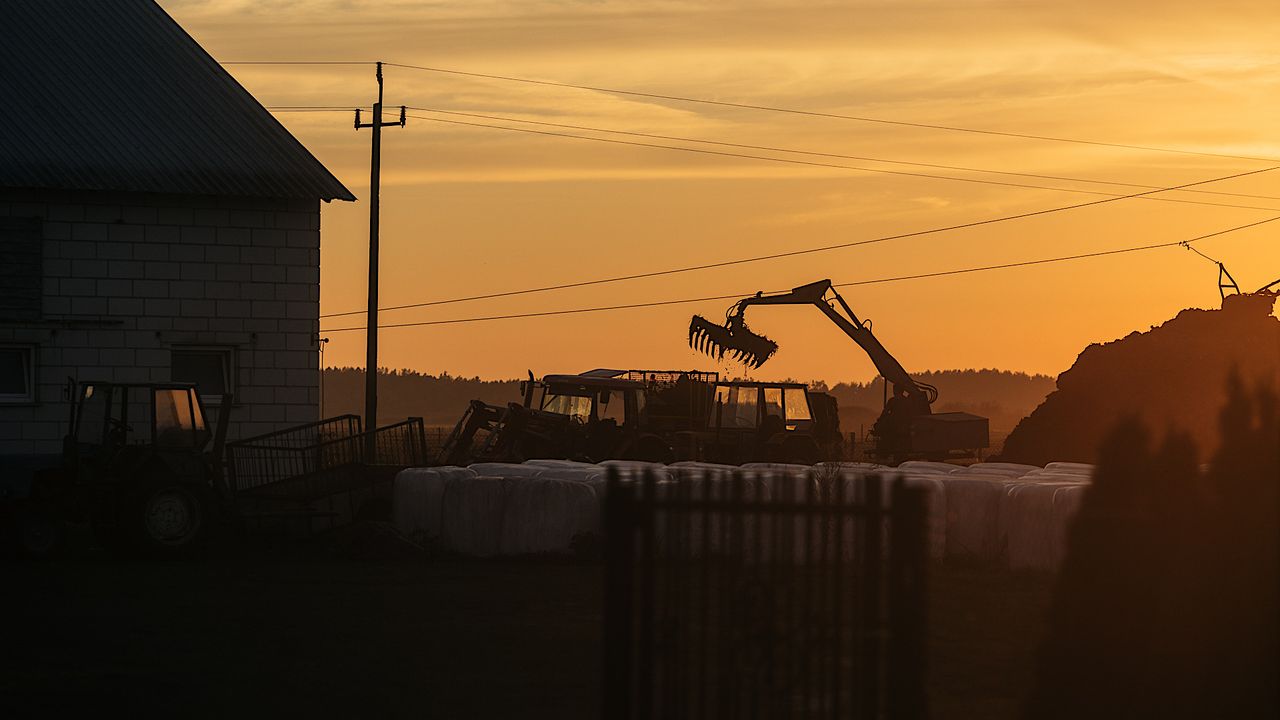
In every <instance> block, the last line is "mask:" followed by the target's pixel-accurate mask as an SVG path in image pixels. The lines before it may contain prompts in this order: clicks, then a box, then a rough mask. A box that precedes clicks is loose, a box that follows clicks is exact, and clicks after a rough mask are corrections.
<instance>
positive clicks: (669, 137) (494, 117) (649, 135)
mask: <svg viewBox="0 0 1280 720" xmlns="http://www.w3.org/2000/svg"><path fill="white" fill-rule="evenodd" d="M407 108H408V109H409V110H418V111H422V112H431V113H439V114H443V115H458V116H462V117H472V118H480V119H484V120H498V121H502V122H518V123H525V124H529V125H542V126H546V127H557V128H566V129H569V130H588V131H591V132H602V133H613V134H615V135H631V136H635V137H645V138H653V139H657V140H675V141H679V142H693V143H703V144H706V145H721V146H724V147H735V148H744V149H748V150H766V151H770V152H785V153H794V154H797V155H813V156H816V157H830V158H841V159H844V160H865V161H869V162H879V163H888V164H891V165H911V166H914V167H927V168H935V169H939V170H957V171H961V172H977V173H990V174H993V175H1009V176H1012V177H1025V178H1036V179H1040V180H1063V181H1066V182H1081V183H1091V184H1094V185H1118V186H1122V187H1132V188H1142V189H1145V190H1154V189H1156V186H1154V185H1142V184H1139V183H1129V182H1119V181H1115V180H1093V179H1089V178H1078V177H1070V176H1066V175H1043V174H1039V173H1027V172H1015V171H1010V170H991V169H989V168H976V167H966V166H964V165H941V164H938V163H925V162H914V161H910V160H888V159H885V158H876V157H868V156H864V155H844V154H841V153H830V152H818V151H814V150H796V149H794V148H784V147H776V146H770V145H751V144H747V143H735V142H725V141H721V140H706V139H702V138H687V137H679V136H674V135H658V134H655V133H643V132H634V131H630V130H614V129H609V128H599V127H590V126H587V125H569V124H565V123H554V122H547V121H543V120H524V119H521V118H513V117H505V116H501V115H482V114H479V113H468V112H459V111H457V110H440V109H437V108H425V107H414V106H412V105H409V106H407ZM270 109H272V108H268V110H270ZM926 177H936V176H933V175H929V176H926ZM1025 187H1033V188H1041V189H1045V190H1060V189H1062V188H1052V187H1043V186H1039V185H1029V186H1025ZM1187 192H1189V193H1198V194H1203V195H1228V196H1233V197H1245V198H1254V199H1259V200H1280V197H1275V196H1273V195H1251V194H1247V193H1232V192H1222V191H1218V190H1187ZM1184 202H1187V201H1184ZM1259 209H1264V208H1259ZM1265 209H1271V210H1274V209H1277V208H1265Z"/></svg>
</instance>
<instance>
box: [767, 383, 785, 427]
mask: <svg viewBox="0 0 1280 720" xmlns="http://www.w3.org/2000/svg"><path fill="white" fill-rule="evenodd" d="M764 414H765V415H774V416H776V417H777V418H778V419H779V420H781V419H782V388H768V387H767V388H765V389H764Z"/></svg>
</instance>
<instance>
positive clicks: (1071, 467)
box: [1044, 462, 1094, 477]
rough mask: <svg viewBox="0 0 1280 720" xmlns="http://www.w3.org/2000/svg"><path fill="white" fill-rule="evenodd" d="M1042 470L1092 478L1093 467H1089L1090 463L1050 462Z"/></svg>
mask: <svg viewBox="0 0 1280 720" xmlns="http://www.w3.org/2000/svg"><path fill="white" fill-rule="evenodd" d="M1044 469H1045V470H1055V471H1057V472H1061V473H1066V474H1069V475H1084V476H1086V477H1093V469H1094V466H1093V465H1091V464H1090V463H1078V462H1051V463H1049V464H1048V465H1045V466H1044Z"/></svg>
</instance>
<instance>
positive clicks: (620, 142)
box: [406, 115, 1280, 212]
mask: <svg viewBox="0 0 1280 720" xmlns="http://www.w3.org/2000/svg"><path fill="white" fill-rule="evenodd" d="M406 117H410V118H413V119H415V120H427V121H430V122H438V123H446V124H449V125H466V126H469V127H479V128H488V129H491V130H508V131H511V132H521V133H532V134H536V135H548V136H551V137H559V138H570V139H574V140H591V141H594V142H603V143H611V144H617V145H631V146H634V147H644V148H653V149H659V150H675V151H678V152H688V153H696V154H699V155H717V156H721V157H732V158H742V159H747V160H765V161H768V162H776V163H787V164H791V165H805V166H808V167H820V168H832V169H837V170H854V171H858V172H869V173H881V174H885V175H899V176H905V177H918V178H925V179H929V180H951V181H954V182H964V183H973V184H977V185H998V186H1001V187H1013V188H1019V189H1023V190H1052V191H1055V192H1065V193H1074V194H1077V195H1105V196H1108V197H1114V198H1132V197H1140V196H1135V195H1125V194H1123V193H1109V192H1103V191H1101V190H1082V189H1080V188H1063V187H1050V186H1047V185H1032V184H1030V183H1015V182H1005V181H1003V180H984V179H982V178H966V177H956V176H954V175H934V174H931V173H918V172H910V171H907V170H887V169H885V168H870V167H862V166H857V165H842V164H839V163H828V162H816V161H812V160H796V159H794V158H780V157H770V156H767V155H751V154H748V153H737V152H725V151H721V150H706V149H703V148H691V147H680V146H678V145H662V144H659V143H647V142H636V141H633V140H615V139H613V138H601V137H592V136H590V135H576V134H574V133H562V132H552V131H549V130H532V129H529V128H518V127H507V126H503V125H489V124H487V123H473V122H466V121H462V120H445V119H444V118H433V117H426V116H423V115H406ZM600 132H610V131H608V130H602V131H600ZM624 134H631V133H624ZM689 142H701V141H699V140H690V141H689ZM717 144H718V143H717ZM978 172H982V171H978ZM1143 187H1151V186H1143ZM1153 189H1156V190H1159V189H1161V188H1153ZM1141 199H1143V200H1153V201H1157V202H1173V203H1190V204H1193V205H1208V206H1211V207H1225V208H1233V209H1238V210H1266V211H1268V212H1275V211H1277V210H1280V208H1273V207H1261V206H1258V205H1237V204H1234V203H1219V202H1208V201H1205V200H1188V199H1186V198H1155V197H1142V198H1141ZM1278 199H1280V198H1278Z"/></svg>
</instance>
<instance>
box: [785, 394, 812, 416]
mask: <svg viewBox="0 0 1280 720" xmlns="http://www.w3.org/2000/svg"><path fill="white" fill-rule="evenodd" d="M786 393H787V422H795V421H797V420H812V419H813V416H812V415H811V414H810V413H809V397H808V395H806V394H805V391H804V388H787V390H786Z"/></svg>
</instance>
